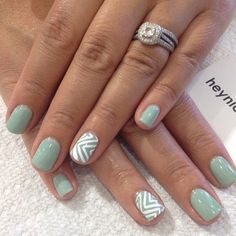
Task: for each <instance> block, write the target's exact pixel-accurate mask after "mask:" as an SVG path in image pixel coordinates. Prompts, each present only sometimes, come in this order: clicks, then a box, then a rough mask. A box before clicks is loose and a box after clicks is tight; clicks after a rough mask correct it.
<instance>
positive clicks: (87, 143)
mask: <svg viewBox="0 0 236 236" xmlns="http://www.w3.org/2000/svg"><path fill="white" fill-rule="evenodd" d="M98 142H99V139H98V137H97V136H96V135H95V134H93V133H91V132H87V133H85V134H83V135H82V136H81V137H80V139H79V140H78V141H77V142H76V144H75V145H74V147H73V148H72V149H71V151H70V155H71V157H72V158H73V159H74V160H76V161H78V162H80V163H82V164H86V163H87V162H88V161H89V160H90V158H91V156H92V155H93V153H94V151H95V150H96V148H97V145H98Z"/></svg>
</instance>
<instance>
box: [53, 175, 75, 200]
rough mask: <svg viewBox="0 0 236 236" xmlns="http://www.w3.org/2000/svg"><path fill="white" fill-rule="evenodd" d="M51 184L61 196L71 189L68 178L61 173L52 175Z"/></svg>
mask: <svg viewBox="0 0 236 236" xmlns="http://www.w3.org/2000/svg"><path fill="white" fill-rule="evenodd" d="M53 184H54V186H55V188H56V190H57V192H58V194H59V195H60V196H61V197H64V196H65V195H66V194H68V193H70V192H72V191H73V187H72V184H71V182H70V180H69V179H68V178H67V177H66V176H65V175H63V174H59V175H55V176H54V177H53Z"/></svg>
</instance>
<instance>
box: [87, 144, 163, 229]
mask: <svg viewBox="0 0 236 236" xmlns="http://www.w3.org/2000/svg"><path fill="white" fill-rule="evenodd" d="M91 167H92V170H93V171H94V172H95V174H96V176H97V177H98V178H99V180H100V181H101V182H102V183H103V184H104V185H105V186H106V187H107V188H108V189H109V191H110V192H111V193H112V195H113V196H114V197H115V198H116V200H117V201H118V202H119V203H120V205H121V206H122V207H123V208H124V209H125V210H126V211H127V212H128V214H130V215H131V217H133V219H134V220H136V221H137V222H138V223H140V224H142V225H154V224H157V223H158V222H159V221H160V220H161V218H162V216H163V213H164V210H165V207H164V205H163V202H162V201H161V199H160V198H159V196H158V195H157V194H156V193H155V191H154V190H153V189H152V188H151V186H150V185H149V184H148V183H147V181H146V180H145V179H144V178H143V177H142V176H141V175H140V173H139V172H138V171H137V169H136V168H135V167H134V166H133V165H132V163H131V162H130V161H129V160H128V158H127V156H126V155H125V153H124V152H123V151H122V149H121V147H120V145H119V144H118V142H113V143H112V145H111V146H110V147H109V148H108V149H107V150H106V151H105V152H104V154H103V155H102V157H101V158H100V159H99V160H98V161H96V162H95V163H93V164H92V165H91Z"/></svg>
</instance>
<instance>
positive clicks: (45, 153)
mask: <svg viewBox="0 0 236 236" xmlns="http://www.w3.org/2000/svg"><path fill="white" fill-rule="evenodd" d="M60 149H61V147H60V144H59V143H58V142H57V141H56V140H55V139H53V138H46V139H44V140H43V141H42V142H41V144H40V145H39V147H38V149H37V151H36V153H35V155H34V157H33V159H32V164H33V166H35V167H36V168H37V169H39V170H42V171H49V170H51V169H52V168H53V166H54V164H55V163H56V161H57V158H58V156H59V153H60Z"/></svg>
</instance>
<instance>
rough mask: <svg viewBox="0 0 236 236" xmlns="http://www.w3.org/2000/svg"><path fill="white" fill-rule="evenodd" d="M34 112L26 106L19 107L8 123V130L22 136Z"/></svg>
mask: <svg viewBox="0 0 236 236" xmlns="http://www.w3.org/2000/svg"><path fill="white" fill-rule="evenodd" d="M32 115H33V112H32V111H31V109H30V108H29V107H28V106H26V105H19V106H17V107H16V108H15V109H14V110H13V112H12V113H11V116H10V118H9V119H8V121H7V129H8V130H9V131H10V132H11V133H13V134H22V133H24V131H25V130H26V129H27V127H28V125H29V123H30V121H31V118H32Z"/></svg>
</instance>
